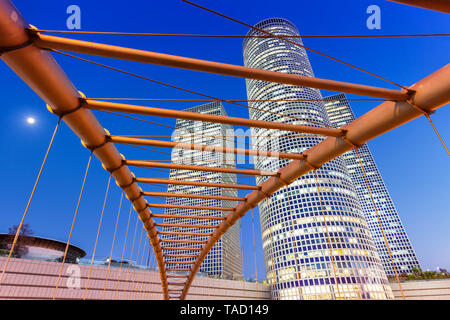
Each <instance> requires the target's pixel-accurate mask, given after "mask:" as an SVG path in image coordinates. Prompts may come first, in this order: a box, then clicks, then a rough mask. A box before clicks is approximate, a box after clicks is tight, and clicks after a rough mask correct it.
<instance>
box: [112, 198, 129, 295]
mask: <svg viewBox="0 0 450 320" xmlns="http://www.w3.org/2000/svg"><path fill="white" fill-rule="evenodd" d="M132 211H133V203H130V212H129V213H128V222H127V231H126V232H125V239H124V241H123V249H122V256H121V258H120V267H119V274H118V276H117V281H116V290H115V294H114V299H117V292H118V288H119V281H120V276H121V273H122V264H123V257H124V255H125V247H126V245H127V237H128V229H129V227H130V220H131V212H132Z"/></svg>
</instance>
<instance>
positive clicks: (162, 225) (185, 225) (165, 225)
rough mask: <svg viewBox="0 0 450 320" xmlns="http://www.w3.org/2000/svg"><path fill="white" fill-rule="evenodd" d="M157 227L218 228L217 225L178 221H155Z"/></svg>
mask: <svg viewBox="0 0 450 320" xmlns="http://www.w3.org/2000/svg"><path fill="white" fill-rule="evenodd" d="M155 226H157V227H174V228H193V229H216V228H217V226H211V225H196V224H176V223H155Z"/></svg>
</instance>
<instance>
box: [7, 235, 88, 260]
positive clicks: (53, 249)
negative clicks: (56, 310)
mask: <svg viewBox="0 0 450 320" xmlns="http://www.w3.org/2000/svg"><path fill="white" fill-rule="evenodd" d="M13 240H14V235H11V234H0V249H5V250H9V249H10V248H11V245H12V242H13ZM17 243H18V246H19V247H23V248H24V249H25V250H24V253H23V255H21V258H25V259H36V260H47V261H57V260H58V259H62V257H63V256H64V250H65V249H66V243H65V242H62V241H58V240H53V239H46V238H40V237H35V236H23V235H22V236H20V237H19V239H18V242H17ZM2 246H3V247H4V248H1V247H2ZM15 252H16V250H15ZM85 255H86V252H84V251H83V250H82V249H80V248H78V247H76V246H74V245H69V249H68V250H67V258H66V259H67V260H69V261H70V260H72V261H78V259H80V258H83V257H84V256H85Z"/></svg>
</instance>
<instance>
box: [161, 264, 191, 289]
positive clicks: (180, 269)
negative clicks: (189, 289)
mask: <svg viewBox="0 0 450 320" xmlns="http://www.w3.org/2000/svg"><path fill="white" fill-rule="evenodd" d="M167 271H192V269H186V268H171V269H169V268H168V269H167ZM172 291H173V290H172Z"/></svg>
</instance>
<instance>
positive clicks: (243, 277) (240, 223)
mask: <svg viewBox="0 0 450 320" xmlns="http://www.w3.org/2000/svg"><path fill="white" fill-rule="evenodd" d="M239 242H240V246H241V271H242V279H243V281H244V292H245V267H244V244H243V243H242V242H243V241H242V221H241V218H240V219H239Z"/></svg>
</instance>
